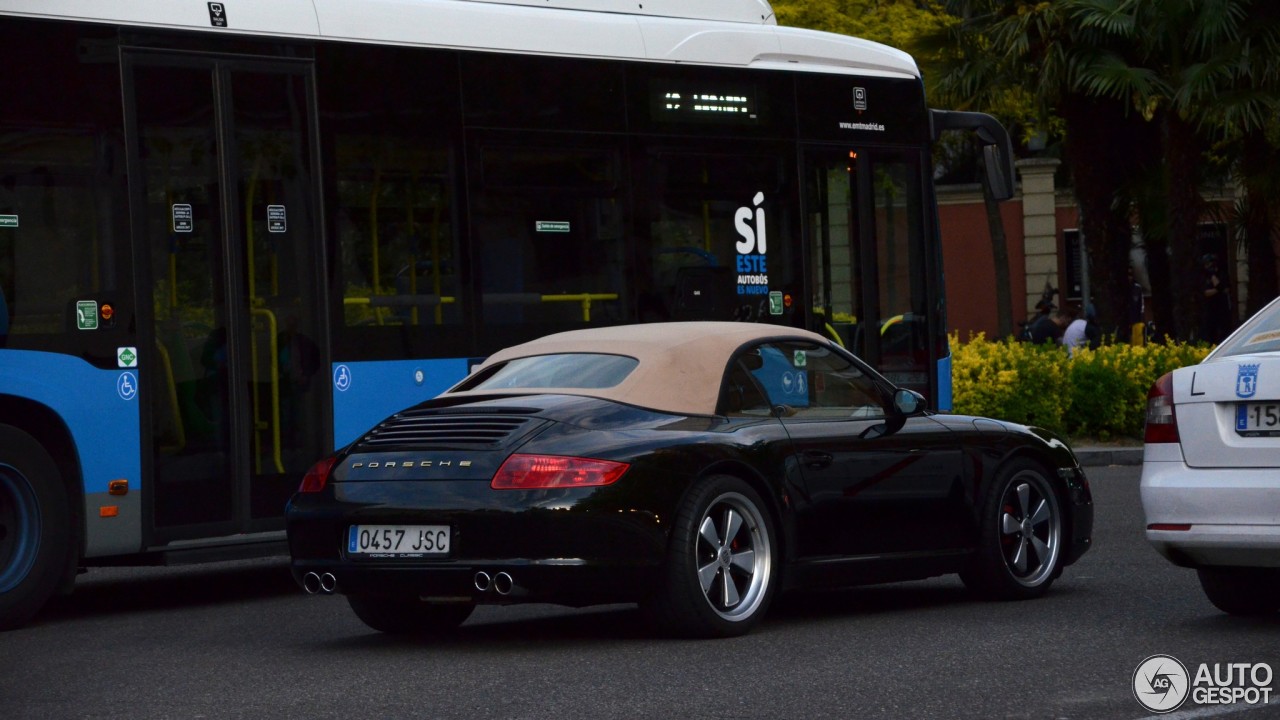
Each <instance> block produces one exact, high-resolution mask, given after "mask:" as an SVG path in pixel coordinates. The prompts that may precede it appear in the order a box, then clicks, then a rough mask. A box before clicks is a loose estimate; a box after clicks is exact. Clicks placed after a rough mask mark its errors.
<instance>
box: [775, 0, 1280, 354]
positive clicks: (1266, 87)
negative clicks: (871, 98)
mask: <svg viewBox="0 0 1280 720" xmlns="http://www.w3.org/2000/svg"><path fill="white" fill-rule="evenodd" d="M775 9H777V11H778V18H779V21H780V22H783V23H786V24H797V25H803V26H806V27H814V28H818V29H824V30H830V31H833V32H841V33H845V34H852V35H860V36H862V37H867V38H869V39H874V40H878V41H881V42H886V43H888V44H891V45H895V46H897V47H900V48H902V49H905V50H907V51H908V52H912V53H913V54H915V55H916V56H917V59H918V61H919V62H920V64H921V67H922V69H924V70H925V77H926V83H927V86H928V88H929V91H930V97H931V100H932V102H934V103H935V104H944V105H947V106H950V107H954V108H956V109H973V110H980V111H984V112H990V113H992V114H995V115H996V116H997V117H999V118H1001V120H1002V121H1003V122H1005V123H1006V125H1008V126H1009V127H1010V128H1011V130H1012V131H1013V132H1014V133H1015V137H1018V136H1020V137H1022V138H1023V139H1024V140H1026V139H1028V138H1029V137H1031V136H1032V135H1034V134H1039V133H1045V134H1047V135H1048V136H1049V138H1050V144H1051V145H1053V144H1054V143H1055V141H1061V152H1062V155H1063V159H1064V161H1065V162H1066V164H1067V166H1068V168H1069V169H1070V171H1071V176H1072V179H1073V182H1074V189H1075V192H1076V196H1077V200H1078V202H1079V205H1080V208H1081V214H1082V219H1081V224H1082V228H1083V230H1084V234H1085V237H1086V243H1087V246H1088V248H1089V250H1090V253H1091V256H1092V258H1093V264H1092V266H1091V273H1092V275H1093V276H1094V287H1095V288H1103V289H1104V291H1103V292H1102V293H1101V295H1100V296H1098V297H1097V298H1096V299H1097V300H1098V305H1099V309H1100V311H1101V312H1102V315H1103V319H1104V322H1105V321H1107V320H1110V321H1111V323H1110V324H1113V325H1114V324H1116V323H1115V320H1116V318H1119V317H1123V316H1124V314H1125V311H1126V305H1127V303H1128V293H1127V290H1126V288H1127V284H1126V283H1125V282H1123V279H1124V277H1125V270H1126V268H1127V265H1128V263H1129V247H1130V243H1131V237H1132V232H1131V224H1132V222H1133V221H1134V220H1135V219H1136V220H1137V222H1138V224H1139V226H1140V230H1141V235H1142V237H1143V239H1144V242H1145V243H1146V244H1147V247H1146V249H1147V258H1148V263H1149V271H1150V278H1151V282H1152V291H1153V294H1154V296H1155V303H1154V305H1153V307H1154V309H1155V311H1156V319H1157V323H1158V325H1159V326H1160V327H1161V328H1162V329H1164V330H1166V331H1170V332H1172V333H1174V334H1176V335H1178V336H1180V337H1194V335H1195V322H1194V318H1196V317H1197V316H1198V314H1199V292H1198V290H1199V287H1198V280H1199V274H1198V272H1199V270H1198V265H1197V263H1196V258H1197V257H1198V254H1199V252H1198V249H1199V248H1198V236H1197V225H1198V222H1199V220H1200V218H1201V217H1202V214H1203V213H1204V212H1205V206H1204V202H1203V197H1202V194H1201V192H1200V188H1201V187H1203V186H1204V184H1205V183H1206V182H1208V181H1210V180H1213V179H1217V180H1221V179H1222V178H1221V177H1220V176H1219V177H1217V178H1214V177H1213V174H1214V173H1215V172H1218V173H1219V175H1220V174H1221V173H1220V171H1221V169H1223V168H1227V169H1229V171H1230V173H1231V175H1232V177H1233V178H1234V179H1235V180H1236V181H1237V182H1238V183H1239V184H1240V185H1241V186H1242V187H1243V188H1244V192H1243V193H1242V197H1241V200H1240V202H1239V203H1238V204H1237V207H1236V208H1235V212H1234V213H1233V215H1232V219H1233V221H1234V223H1235V226H1236V227H1237V228H1238V230H1237V233H1236V234H1237V237H1238V238H1239V239H1240V242H1241V245H1242V247H1247V249H1248V252H1249V256H1250V288H1251V294H1250V297H1251V303H1250V304H1251V306H1255V307H1256V306H1257V305H1258V304H1259V303H1260V302H1263V301H1265V300H1267V299H1269V298H1270V297H1272V296H1274V295H1275V293H1276V292H1277V280H1276V275H1277V273H1276V268H1275V251H1274V247H1275V244H1276V232H1275V226H1276V223H1277V218H1280V195H1277V193H1276V192H1275V190H1276V188H1280V163H1277V162H1275V160H1277V159H1280V121H1277V119H1276V118H1277V117H1278V115H1280V113H1277V110H1280V4H1276V3H1268V2H1265V0H1159V1H1157V0H1040V1H1031V0H937V1H936V2H933V1H918V2H908V1H906V0H902V1H899V2H894V1H892V0H881V1H880V2H875V1H872V0H862V1H861V2H858V1H855V0H844V1H837V2H835V3H830V2H828V3H823V2H820V1H819V0H791V1H789V2H778V3H775Z"/></svg>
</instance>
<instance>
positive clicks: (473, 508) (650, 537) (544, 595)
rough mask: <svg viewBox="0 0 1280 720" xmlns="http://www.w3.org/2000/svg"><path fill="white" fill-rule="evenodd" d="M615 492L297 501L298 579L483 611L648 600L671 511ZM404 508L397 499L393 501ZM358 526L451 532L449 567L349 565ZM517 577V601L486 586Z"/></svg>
mask: <svg viewBox="0 0 1280 720" xmlns="http://www.w3.org/2000/svg"><path fill="white" fill-rule="evenodd" d="M610 490H611V488H599V489H596V488H582V489H573V490H557V491H537V492H534V491H528V492H521V491H511V492H502V493H494V492H493V491H492V490H490V489H489V487H488V484H487V483H479V484H477V483H469V482H468V483H394V482H392V483H358V484H351V485H348V486H346V487H338V488H337V492H336V493H335V492H333V491H332V489H329V490H327V491H326V492H323V493H317V494H315V495H301V494H300V495H296V496H295V497H294V498H293V501H292V502H291V503H290V506H289V510H288V513H287V515H286V522H287V528H288V537H289V553H290V556H291V558H292V571H293V576H294V579H295V580H297V581H298V582H299V584H302V583H303V579H304V577H305V576H306V575H307V573H312V572H314V573H316V574H317V575H324V574H326V573H328V574H331V575H333V579H334V581H335V582H336V590H335V592H339V593H350V594H360V593H362V594H379V595H393V594H394V595H402V596H403V595H413V596H418V597H424V598H430V599H436V600H440V601H453V602H459V601H469V602H479V603H514V602H554V603H561V604H567V605H588V604H594V603H603V602H626V601H633V600H637V599H640V598H641V597H643V594H644V593H645V592H646V591H647V590H648V589H649V588H652V587H653V583H654V582H655V581H656V579H657V577H658V575H657V573H658V570H659V568H660V567H661V564H662V562H663V561H664V559H665V556H666V547H667V534H666V527H665V525H664V523H663V520H664V519H665V518H666V517H667V514H666V513H665V512H658V511H657V510H655V509H652V508H650V509H643V508H641V507H636V506H637V505H640V503H638V502H635V498H634V497H632V498H629V500H630V501H626V500H628V498H626V497H625V496H624V497H617V496H618V493H617V491H616V490H613V491H612V492H610ZM393 498H394V501H392V499H393ZM354 524H397V525H447V526H448V527H449V528H450V538H451V540H450V553H449V555H448V556H447V557H444V558H429V559H423V558H415V559H395V560H391V559H371V558H362V557H353V556H349V555H348V554H347V551H346V538H347V532H348V528H349V527H350V526H351V525H354ZM481 572H483V573H487V574H488V576H489V577H490V578H491V579H492V578H494V577H496V576H497V575H498V573H503V572H505V573H507V574H508V575H510V577H511V579H512V583H513V587H512V589H511V592H509V593H499V592H497V590H496V589H495V588H494V587H492V586H491V587H489V588H487V589H480V588H477V587H476V582H475V579H476V574H477V573H481Z"/></svg>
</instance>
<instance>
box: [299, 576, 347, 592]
mask: <svg viewBox="0 0 1280 720" xmlns="http://www.w3.org/2000/svg"><path fill="white" fill-rule="evenodd" d="M302 589H303V590H306V591H307V594H308V595H315V594H317V593H323V594H325V595H332V594H333V593H334V592H336V591H337V589H338V578H337V577H335V576H334V574H333V573H324V574H320V573H316V572H309V573H307V574H306V575H303V576H302Z"/></svg>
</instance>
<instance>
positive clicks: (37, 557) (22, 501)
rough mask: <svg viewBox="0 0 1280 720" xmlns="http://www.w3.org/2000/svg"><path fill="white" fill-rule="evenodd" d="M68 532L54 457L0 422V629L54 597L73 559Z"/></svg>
mask: <svg viewBox="0 0 1280 720" xmlns="http://www.w3.org/2000/svg"><path fill="white" fill-rule="evenodd" d="M73 535H74V533H73V532H72V528H71V509H70V507H69V505H68V502H67V490H66V488H65V487H64V486H63V484H62V482H61V478H60V477H59V474H58V467H57V466H56V465H55V464H54V462H53V458H51V457H49V453H48V452H47V451H45V449H44V447H43V446H42V445H40V443H39V442H38V441H37V440H36V439H35V438H33V437H31V436H30V435H28V434H27V433H25V432H23V431H21V430H19V429H17V428H14V427H11V426H8V425H0V630H12V629H13V628H16V627H18V626H20V625H22V624H24V623H26V622H27V621H28V620H30V619H31V618H32V616H34V615H35V614H36V613H37V612H38V611H39V610H40V608H41V607H43V606H44V604H45V602H47V601H48V600H49V598H50V596H52V595H53V593H54V591H55V590H56V589H57V588H58V586H59V584H60V583H61V582H62V579H63V577H64V576H66V574H67V569H68V567H70V566H71V564H72V562H73V561H74V558H73V557H72V554H71V553H72V552H73V546H72V542H71V538H72V537H73Z"/></svg>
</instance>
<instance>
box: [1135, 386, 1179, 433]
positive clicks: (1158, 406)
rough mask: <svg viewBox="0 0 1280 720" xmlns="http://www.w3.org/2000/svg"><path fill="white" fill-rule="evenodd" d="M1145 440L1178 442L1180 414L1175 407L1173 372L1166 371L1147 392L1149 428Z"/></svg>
mask: <svg viewBox="0 0 1280 720" xmlns="http://www.w3.org/2000/svg"><path fill="white" fill-rule="evenodd" d="M1142 439H1143V441H1144V442H1149V443H1176V442H1181V441H1180V439H1179V438H1178V414H1177V412H1175V411H1174V409H1173V373H1165V374H1164V375H1162V376H1160V379H1159V380H1156V381H1155V384H1153V385H1152V386H1151V390H1150V391H1149V392H1148V393H1147V429H1146V432H1144V433H1143V438H1142Z"/></svg>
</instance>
